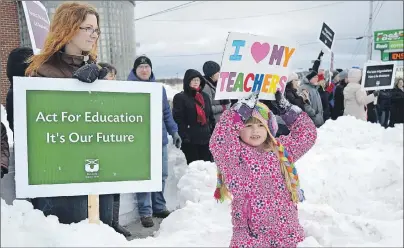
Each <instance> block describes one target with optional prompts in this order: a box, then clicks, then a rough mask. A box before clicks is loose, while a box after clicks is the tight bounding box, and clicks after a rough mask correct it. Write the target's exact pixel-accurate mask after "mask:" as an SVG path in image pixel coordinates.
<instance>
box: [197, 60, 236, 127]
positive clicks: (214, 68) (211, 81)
mask: <svg viewBox="0 0 404 248" xmlns="http://www.w3.org/2000/svg"><path fill="white" fill-rule="evenodd" d="M219 72H220V65H219V64H218V63H216V62H214V61H206V62H205V63H204V64H203V73H204V74H205V75H204V78H205V79H206V85H205V87H204V88H203V92H205V93H206V94H207V95H208V96H209V99H210V102H211V104H212V112H213V116H214V117H215V121H216V122H217V121H219V118H220V115H221V114H222V113H223V111H225V110H226V109H227V108H229V107H230V101H229V100H215V94H216V85H217V80H218V79H219ZM212 131H213V130H212Z"/></svg>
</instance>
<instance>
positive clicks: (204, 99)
mask: <svg viewBox="0 0 404 248" xmlns="http://www.w3.org/2000/svg"><path fill="white" fill-rule="evenodd" d="M183 82H184V91H182V92H180V93H178V94H176V95H175V96H174V99H173V117H174V120H175V122H176V123H177V125H178V133H179V135H180V136H181V139H182V146H181V150H182V152H183V153H184V154H185V157H186V159H187V163H188V164H190V163H192V162H193V161H197V160H204V161H212V155H211V153H210V151H209V140H210V136H211V133H212V131H213V129H214V126H215V119H214V116H213V112H212V105H211V102H210V99H209V96H208V95H207V94H206V93H204V92H202V90H203V87H204V86H205V80H204V78H203V77H202V75H201V73H199V72H198V71H197V70H193V69H189V70H187V71H186V72H185V75H184V80H183Z"/></svg>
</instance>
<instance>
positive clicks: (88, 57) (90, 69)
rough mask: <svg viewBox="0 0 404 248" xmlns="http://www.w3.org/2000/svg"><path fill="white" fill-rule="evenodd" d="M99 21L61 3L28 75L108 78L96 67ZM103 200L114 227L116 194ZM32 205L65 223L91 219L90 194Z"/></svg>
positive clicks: (103, 216) (88, 11)
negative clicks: (113, 207) (114, 200)
mask: <svg viewBox="0 0 404 248" xmlns="http://www.w3.org/2000/svg"><path fill="white" fill-rule="evenodd" d="M99 19H100V18H99V15H98V13H97V11H96V10H95V8H94V7H92V6H91V5H88V4H83V3H77V2H69V3H63V4H61V5H60V6H59V7H58V8H57V9H56V12H55V14H54V16H53V20H52V23H51V25H50V31H49V33H48V35H47V37H46V40H45V43H44V47H43V49H42V50H41V52H40V53H39V54H37V55H34V56H33V57H31V58H30V60H29V62H31V63H30V65H29V66H28V68H27V69H26V71H25V74H26V75H27V76H32V77H47V78H72V77H75V78H77V79H79V80H80V81H82V82H86V83H91V82H94V81H95V80H96V79H98V78H104V77H105V75H106V74H107V71H106V70H105V69H102V68H101V67H99V66H98V65H96V64H95V62H96V58H97V42H98V38H99V35H100V30H99V28H98V24H99ZM43 152H46V151H43ZM99 199H100V220H101V221H102V222H104V223H105V224H108V225H111V222H112V204H113V199H112V195H101V196H100V198H99ZM32 205H33V206H34V208H35V209H39V210H41V211H43V212H44V214H45V215H46V216H48V215H56V216H57V217H58V219H59V222H60V223H63V224H71V223H77V222H80V221H82V220H85V219H87V217H88V196H87V195H78V196H59V197H38V198H34V199H32Z"/></svg>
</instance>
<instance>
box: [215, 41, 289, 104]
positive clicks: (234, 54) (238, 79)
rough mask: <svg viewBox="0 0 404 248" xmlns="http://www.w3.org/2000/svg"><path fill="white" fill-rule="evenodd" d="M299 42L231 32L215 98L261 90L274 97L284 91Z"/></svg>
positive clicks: (235, 97) (268, 97) (226, 97)
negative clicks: (278, 92) (278, 91)
mask: <svg viewBox="0 0 404 248" xmlns="http://www.w3.org/2000/svg"><path fill="white" fill-rule="evenodd" d="M296 50H297V45H296V43H294V42H290V41H285V40H282V39H279V38H276V37H266V36H258V35H252V34H243V33H230V34H229V36H228V38H227V42H226V47H225V49H224V53H223V58H222V65H221V70H220V75H219V79H218V83H217V87H216V95H215V99H216V100H221V99H240V98H244V97H247V96H249V95H250V94H251V92H255V91H260V92H261V93H260V95H259V98H260V99H265V100H274V99H275V93H276V91H277V90H278V89H279V90H281V92H284V90H285V86H286V83H287V81H288V75H289V72H290V71H291V64H292V61H293V59H294V57H295V54H296Z"/></svg>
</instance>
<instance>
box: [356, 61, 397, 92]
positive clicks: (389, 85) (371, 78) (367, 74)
mask: <svg viewBox="0 0 404 248" xmlns="http://www.w3.org/2000/svg"><path fill="white" fill-rule="evenodd" d="M395 75H396V63H394V62H370V63H366V64H365V65H364V67H363V72H362V82H361V85H362V88H364V89H365V90H366V91H369V90H387V89H393V88H394V79H395Z"/></svg>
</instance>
